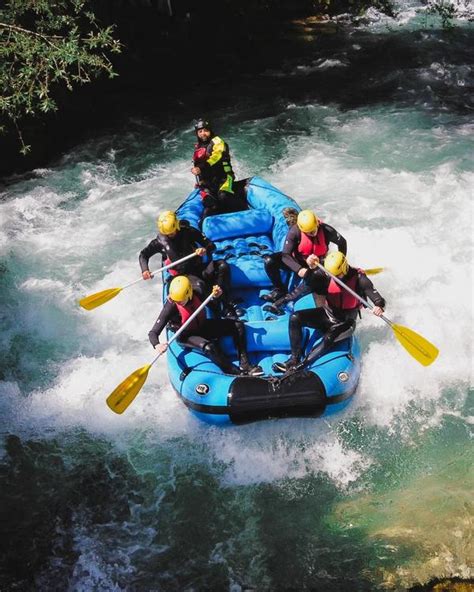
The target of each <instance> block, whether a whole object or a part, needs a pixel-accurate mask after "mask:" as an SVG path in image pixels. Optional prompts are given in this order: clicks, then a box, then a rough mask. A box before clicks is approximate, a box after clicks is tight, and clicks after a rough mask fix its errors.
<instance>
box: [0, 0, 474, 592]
mask: <svg viewBox="0 0 474 592" xmlns="http://www.w3.org/2000/svg"><path fill="white" fill-rule="evenodd" d="M291 35H293V37H294V39H295V43H294V46H293V51H292V52H289V53H288V54H287V55H284V56H281V59H279V60H273V62H274V63H272V64H271V67H269V68H266V69H264V70H263V71H262V72H259V73H254V74H251V75H250V74H249V75H247V76H240V77H239V78H238V79H237V80H236V81H235V84H233V85H231V86H230V85H226V86H224V87H222V86H218V85H214V86H213V85H210V86H209V87H207V86H206V87H204V88H203V89H197V90H196V91H195V92H196V93H200V99H199V100H200V102H201V104H207V105H208V111H207V113H206V115H207V116H208V117H209V118H211V119H212V120H213V121H215V122H216V127H217V128H218V132H219V134H220V135H222V136H223V137H224V138H225V139H226V140H227V141H228V142H229V144H230V146H231V151H232V155H233V161H234V164H235V170H236V173H237V176H238V177H239V178H243V177H248V176H251V175H254V174H258V175H260V176H262V177H264V178H265V179H267V180H268V181H270V182H271V183H273V184H274V185H276V186H277V187H279V188H280V189H282V190H283V191H284V192H286V193H287V194H289V195H291V196H292V197H294V198H295V199H297V200H298V202H299V203H300V205H301V206H303V207H309V208H314V209H315V210H316V212H317V213H318V215H319V216H320V217H321V218H322V219H324V220H325V221H327V222H328V223H330V224H332V225H334V226H335V227H336V228H337V229H338V230H339V231H340V232H341V233H342V234H343V235H344V236H346V238H347V239H348V244H349V253H348V255H349V259H350V261H351V263H353V264H354V265H356V266H361V267H378V266H383V267H384V268H385V271H384V272H383V273H382V274H380V275H378V276H376V277H374V282H375V283H376V286H377V288H378V289H379V290H380V292H381V293H382V294H383V295H384V296H385V297H386V299H387V303H388V304H387V315H388V316H389V317H390V318H391V319H393V320H394V321H395V322H397V323H400V324H403V325H405V326H407V327H410V328H412V329H414V330H415V331H417V332H418V333H420V334H421V335H423V336H425V337H426V338H427V339H429V340H430V341H432V342H433V343H435V344H436V345H437V346H438V347H439V349H440V355H439V358H438V360H437V361H436V363H435V364H433V365H432V366H430V367H428V368H424V367H422V366H420V365H419V364H417V363H416V361H415V360H413V358H411V357H410V356H409V355H408V354H407V352H406V351H405V350H404V349H403V348H402V347H401V346H400V345H399V344H398V343H397V342H396V340H395V339H394V337H393V335H392V332H391V331H390V329H389V328H388V327H387V326H386V325H385V324H384V323H381V322H380V321H379V320H378V319H376V318H375V317H373V316H371V315H369V314H366V313H365V314H364V315H363V317H364V318H363V320H362V321H361V322H360V323H359V325H358V329H357V331H358V336H359V338H360V341H361V345H362V350H363V369H362V375H361V381H360V384H359V388H358V391H357V393H356V396H355V398H354V400H353V401H352V403H351V404H350V405H349V406H348V408H347V409H346V410H345V411H344V412H343V413H340V414H338V415H334V416H331V417H330V418H328V419H324V418H323V419H285V420H273V421H267V422H260V423H253V424H249V425H244V426H240V427H228V428H216V427H212V426H209V425H206V424H203V423H202V422H200V421H199V420H197V419H196V418H194V417H193V416H192V415H191V414H190V413H189V411H188V410H187V409H186V408H185V406H184V405H183V404H182V403H181V402H180V401H179V400H178V399H177V397H176V395H175V394H174V392H173V391H172V389H171V387H170V386H169V384H168V380H167V375H166V366H165V362H164V361H161V360H160V361H159V363H158V364H157V365H156V366H155V367H154V368H153V371H152V372H150V375H149V378H148V381H147V383H146V384H145V386H144V388H143V389H142V391H141V392H140V394H139V396H138V397H137V399H136V400H135V402H134V403H133V404H132V405H131V406H130V407H129V409H128V410H127V411H126V412H125V413H124V414H123V415H122V416H118V415H115V414H113V413H111V412H110V410H109V409H108V408H107V406H106V405H105V399H106V397H107V395H108V394H109V393H110V392H111V391H112V390H113V388H114V387H115V386H116V385H117V384H118V383H119V382H120V381H121V380H122V379H123V378H124V377H125V376H126V375H127V374H128V373H129V372H131V371H132V370H134V369H135V368H137V367H139V366H142V365H143V364H145V363H148V362H149V361H150V360H151V359H152V357H153V351H152V349H151V347H150V345H149V343H148V340H147V333H148V330H149V328H150V327H151V325H152V324H153V322H154V320H155V318H156V315H157V313H158V311H159V309H160V285H159V283H158V281H157V280H155V281H154V282H149V283H147V284H139V285H137V286H134V287H133V288H130V289H129V290H126V291H124V292H123V293H121V294H120V295H119V296H118V297H117V298H115V299H114V300H112V301H110V302H109V303H108V304H106V305H104V306H102V307H101V308H99V309H96V310H94V311H92V312H86V311H84V310H82V309H81V308H80V307H79V306H78V305H77V300H78V298H80V297H82V296H84V295H86V294H90V293H92V292H96V291H98V290H101V289H105V288H109V287H114V286H122V285H124V284H125V283H127V282H129V281H131V280H133V279H135V278H136V277H139V268H138V253H139V251H140V250H141V249H142V248H143V247H144V246H145V245H146V244H147V243H148V241H149V240H151V238H152V237H153V236H154V234H155V232H156V230H155V219H156V217H157V214H158V213H159V212H160V211H161V210H163V209H168V208H173V207H175V206H177V205H178V204H179V203H180V202H181V201H182V200H183V199H184V197H186V195H187V194H188V193H189V192H190V190H191V189H192V176H191V174H190V171H189V168H190V157H191V153H192V146H193V141H194V139H193V133H192V119H193V115H200V113H192V109H191V107H192V104H193V97H192V96H191V97H190V98H189V97H188V98H187V99H186V100H183V106H182V107H181V105H180V104H177V105H176V110H175V112H171V113H165V114H163V119H162V120H160V121H156V120H146V119H139V120H138V119H133V120H131V121H130V122H129V124H128V125H127V126H125V127H123V128H122V129H116V130H111V131H110V133H107V134H102V135H101V136H100V137H96V138H93V139H91V140H90V141H88V142H86V143H84V144H82V145H80V146H78V147H77V148H76V149H75V150H73V151H71V152H70V153H68V154H66V155H64V156H63V157H62V158H61V160H60V161H58V162H56V163H54V164H52V165H51V166H50V168H47V169H41V170H35V171H32V172H31V174H29V175H27V176H23V177H19V178H17V179H13V180H12V179H11V180H10V182H9V183H8V185H6V186H5V187H4V188H3V190H2V192H1V193H0V254H1V260H0V282H1V286H0V306H1V312H0V320H1V326H2V330H1V335H0V378H1V382H0V411H1V432H2V444H1V456H0V463H1V464H0V484H1V494H0V495H1V498H0V512H1V514H2V524H3V526H2V532H3V534H2V548H1V551H2V553H1V558H0V567H1V571H0V589H1V590H22V591H23V590H26V591H29V590H38V591H51V590H58V591H63V590H65V591H66V590H67V591H78V592H79V591H81V592H86V591H87V592H88V591H91V590H93V591H101V592H102V591H103V592H108V591H114V592H118V591H133V592H141V591H153V590H156V591H182V590H186V591H191V590H192V591H200V590H229V591H231V592H239V591H244V590H247V591H249V590H256V591H259V592H260V591H274V590H276V591H286V590H295V591H296V590H298V591H300V590H313V591H314V590H318V591H334V592H337V591H346V590H360V591H361V592H369V591H376V590H406V589H407V588H408V587H410V586H411V585H413V584H415V583H417V582H426V581H428V580H430V579H432V578H441V577H445V576H458V577H462V578H469V577H472V575H473V574H472V558H473V552H474V551H473V547H472V526H473V514H472V508H473V502H472V490H473V486H474V483H473V477H472V453H473V449H472V415H470V412H472V405H473V404H472V359H473V351H472V334H473V293H472V291H473V290H472V286H473V284H472V280H473V273H472V270H473V267H472V263H473V257H472V228H473V219H472V217H473V216H472V214H473V210H472V188H473V186H474V184H473V167H472V154H473V145H472V138H473V132H474V125H473V120H472V114H473V104H472V102H470V101H472V91H473V75H472V64H471V63H470V59H472V54H470V51H472V47H473V40H474V35H473V27H472V24H469V22H468V20H467V19H466V20H460V21H458V22H456V28H455V29H454V31H453V32H452V33H449V32H443V31H442V30H441V27H440V23H439V21H437V20H436V19H435V18H433V17H430V16H428V15H427V14H426V13H425V12H424V11H423V9H422V7H419V6H418V5H416V4H414V3H406V4H404V5H400V6H399V7H398V12H397V16H396V17H395V18H388V17H385V16H383V15H381V14H379V13H377V12H376V11H373V12H371V13H370V15H369V18H367V19H366V20H365V21H364V22H361V23H360V24H359V26H357V27H351V26H349V25H348V24H345V22H344V19H340V22H339V23H338V24H335V23H329V24H317V23H311V22H310V21H306V22H303V21H301V22H299V23H295V25H294V27H293V29H292V33H291ZM275 63H276V65H275ZM206 92H207V93H208V95H209V96H208V97H207V99H206V100H207V103H205V101H204V99H203V96H205V93H206ZM203 93H204V95H203ZM173 122H174V123H173ZM157 266H158V262H157V264H156V265H155V267H157ZM469 394H470V395H471V399H469Z"/></svg>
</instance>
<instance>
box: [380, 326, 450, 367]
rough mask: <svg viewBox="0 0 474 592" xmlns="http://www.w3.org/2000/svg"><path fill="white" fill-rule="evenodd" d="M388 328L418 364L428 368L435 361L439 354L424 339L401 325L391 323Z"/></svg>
mask: <svg viewBox="0 0 474 592" xmlns="http://www.w3.org/2000/svg"><path fill="white" fill-rule="evenodd" d="M390 326H391V327H392V329H393V332H394V333H395V337H396V338H397V339H398V341H399V342H400V343H401V344H402V345H403V347H404V348H405V349H406V350H407V352H408V353H409V354H410V355H412V356H413V357H414V358H415V360H417V361H418V362H420V364H423V366H429V365H430V364H432V363H433V362H434V361H435V360H436V358H437V357H438V354H439V350H438V348H437V347H435V346H434V345H433V344H432V343H430V342H429V341H427V340H426V339H425V338H424V337H422V336H421V335H418V333H415V331H412V330H411V329H408V327H403V326H402V325H395V324H394V323H392V324H391V325H390Z"/></svg>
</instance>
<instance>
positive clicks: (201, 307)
mask: <svg viewBox="0 0 474 592" xmlns="http://www.w3.org/2000/svg"><path fill="white" fill-rule="evenodd" d="M213 298H214V295H213V294H209V296H208V297H207V298H206V299H205V300H204V302H203V303H202V304H200V305H199V306H198V307H197V308H196V310H195V311H194V312H193V314H192V315H191V316H190V317H189V319H188V320H187V321H186V322H185V323H184V325H182V326H181V327H180V328H179V329H178V330H177V331H176V333H175V334H174V335H173V337H172V338H171V339H170V340H169V341H168V346H169V345H171V343H173V341H175V340H176V339H177V338H178V337H179V336H180V335H181V333H182V332H183V331H184V330H185V329H186V327H187V326H188V325H189V323H190V322H191V321H192V320H194V319H195V318H196V317H197V315H198V314H199V313H200V312H201V310H202V309H203V308H205V307H206V306H207V305H208V304H209V302H210V301H211V300H212V299H213ZM162 353H164V352H160V353H159V354H158V355H157V356H156V358H155V359H154V360H153V361H152V362H151V364H150V366H153V364H154V363H155V362H156V360H157V359H158V358H159V357H160V356H161V354H162Z"/></svg>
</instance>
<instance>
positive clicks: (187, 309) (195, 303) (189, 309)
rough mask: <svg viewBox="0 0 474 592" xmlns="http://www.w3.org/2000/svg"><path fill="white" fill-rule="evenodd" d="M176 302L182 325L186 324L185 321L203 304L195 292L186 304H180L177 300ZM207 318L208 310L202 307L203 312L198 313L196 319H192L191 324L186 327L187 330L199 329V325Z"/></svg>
mask: <svg viewBox="0 0 474 592" xmlns="http://www.w3.org/2000/svg"><path fill="white" fill-rule="evenodd" d="M175 304H176V308H177V309H178V311H179V315H180V317H181V323H182V325H184V323H185V322H186V321H187V320H188V319H189V317H190V316H191V315H192V314H193V312H194V311H195V310H196V309H197V308H198V307H199V306H200V305H201V304H202V302H201V301H200V300H199V298H198V297H197V296H196V294H193V297H192V299H191V300H190V301H188V302H187V303H186V304H185V305H184V306H183V305H182V304H178V302H175ZM206 318H207V317H206V311H205V310H204V309H202V310H201V312H200V313H199V314H198V315H197V317H194V319H193V320H192V321H191V324H190V325H189V326H188V327H187V328H186V331H188V332H189V331H197V330H198V329H199V327H200V326H201V325H202V324H203V323H204V321H205V320H206Z"/></svg>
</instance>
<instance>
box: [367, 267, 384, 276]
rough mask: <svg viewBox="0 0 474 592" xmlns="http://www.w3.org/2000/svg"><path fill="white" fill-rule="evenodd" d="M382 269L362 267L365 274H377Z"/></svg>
mask: <svg viewBox="0 0 474 592" xmlns="http://www.w3.org/2000/svg"><path fill="white" fill-rule="evenodd" d="M383 270H384V268H383V267H372V269H364V272H365V275H377V274H378V273H381V272H382V271H383Z"/></svg>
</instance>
